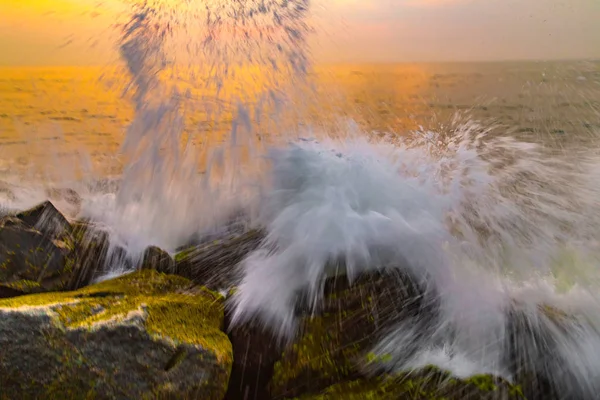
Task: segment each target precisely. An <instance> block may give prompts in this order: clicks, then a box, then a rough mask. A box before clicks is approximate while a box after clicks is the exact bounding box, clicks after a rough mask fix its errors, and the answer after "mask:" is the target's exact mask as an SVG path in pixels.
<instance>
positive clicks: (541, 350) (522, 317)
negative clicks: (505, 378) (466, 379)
mask: <svg viewBox="0 0 600 400" xmlns="http://www.w3.org/2000/svg"><path fill="white" fill-rule="evenodd" d="M507 321H508V323H507V335H506V349H507V351H506V355H505V356H506V360H505V363H506V365H507V367H508V369H509V371H510V372H511V374H512V375H513V376H514V377H515V381H516V382H518V383H519V384H520V385H521V387H522V388H523V393H524V395H525V396H526V397H527V399H529V400H559V399H578V400H579V399H590V398H596V395H597V389H598V384H597V381H596V380H593V381H591V382H589V383H587V382H586V383H584V382H582V380H581V376H583V375H582V373H581V372H580V371H579V370H577V369H578V368H582V369H584V368H585V366H583V365H581V366H580V365H576V366H573V365H572V364H571V362H572V361H570V360H569V359H568V356H565V354H564V349H566V348H571V349H572V350H571V351H573V352H576V353H579V352H580V353H581V354H583V353H585V352H586V351H589V350H588V348H587V347H586V343H585V341H584V340H582V338H584V337H585V336H584V335H581V332H585V331H588V332H590V331H591V329H593V328H592V327H590V326H587V327H585V326H584V325H585V324H586V321H585V318H584V319H583V320H580V319H578V318H577V316H575V315H567V314H566V313H564V312H563V311H561V310H558V309H556V308H553V307H550V306H548V305H529V306H526V305H525V304H519V303H517V302H514V303H513V304H512V305H511V307H510V309H509V310H508V311H507Z"/></svg>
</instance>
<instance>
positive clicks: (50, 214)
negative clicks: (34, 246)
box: [16, 201, 71, 239]
mask: <svg viewBox="0 0 600 400" xmlns="http://www.w3.org/2000/svg"><path fill="white" fill-rule="evenodd" d="M16 217H17V218H19V219H20V220H22V221H23V222H25V223H26V224H27V225H29V226H30V227H32V228H34V229H36V230H38V231H40V232H41V233H43V234H45V235H48V236H50V237H51V238H52V239H64V238H65V237H67V236H68V235H69V234H70V232H71V224H69V221H67V219H66V218H65V217H64V216H63V215H62V214H61V213H60V212H59V211H58V210H57V209H56V207H54V205H53V204H52V203H51V202H49V201H45V202H43V203H41V204H39V205H37V206H35V207H33V208H31V209H29V210H27V211H22V212H20V213H18V214H17V215H16Z"/></svg>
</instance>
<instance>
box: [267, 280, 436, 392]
mask: <svg viewBox="0 0 600 400" xmlns="http://www.w3.org/2000/svg"><path fill="white" fill-rule="evenodd" d="M436 307H437V306H436V303H435V302H432V301H425V298H424V292H423V290H422V289H421V288H420V287H419V285H416V284H415V283H414V281H413V280H412V279H410V278H409V277H408V276H406V275H403V274H400V273H399V272H398V271H389V272H382V273H372V274H368V275H363V276H362V277H361V278H360V279H358V280H357V281H355V282H354V283H353V284H352V285H348V280H347V279H346V278H341V279H340V278H337V280H336V279H334V278H332V279H329V280H328V281H327V282H326V285H325V298H324V301H323V306H322V308H321V309H320V311H319V313H318V314H317V315H316V316H314V317H311V316H306V317H304V318H303V321H302V323H301V327H300V331H299V334H298V336H297V338H296V339H295V340H294V341H293V343H292V344H291V345H290V346H288V347H287V348H286V349H285V352H284V354H283V356H282V357H281V359H280V360H279V361H278V362H277V363H276V364H275V366H274V374H273V379H272V381H271V384H270V386H271V394H272V395H273V397H274V398H280V397H297V396H300V395H302V394H307V393H319V392H320V391H322V390H325V389H326V388H327V387H329V386H331V385H334V384H336V383H339V382H344V381H348V380H355V379H360V378H361V377H364V376H365V374H364V373H363V369H364V366H365V365H366V364H368V355H369V352H370V351H371V349H372V347H373V346H374V345H375V344H376V343H377V342H378V341H379V339H381V337H382V336H381V335H382V334H385V333H386V332H387V331H388V330H389V329H390V328H391V327H393V326H394V325H395V324H396V323H397V322H399V321H403V320H407V319H411V320H412V321H414V323H415V324H420V323H422V322H421V321H422V320H426V321H431V320H432V319H435V318H436V311H437V308H436ZM430 326H431V325H427V324H423V328H422V329H421V332H422V335H425V336H426V335H427V329H431V328H430ZM413 346H414V349H410V348H407V349H406V356H407V357H409V356H410V355H411V351H413V350H416V348H417V346H418V340H415V343H414V344H413Z"/></svg>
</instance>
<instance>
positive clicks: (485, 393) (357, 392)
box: [300, 367, 524, 400]
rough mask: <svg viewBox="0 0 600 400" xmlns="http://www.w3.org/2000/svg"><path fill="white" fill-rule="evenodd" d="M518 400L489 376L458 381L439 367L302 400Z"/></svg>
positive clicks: (518, 396)
mask: <svg viewBox="0 0 600 400" xmlns="http://www.w3.org/2000/svg"><path fill="white" fill-rule="evenodd" d="M364 399H377V400H398V399H410V400H438V399H445V400H517V399H524V397H523V395H522V393H521V391H520V389H519V388H518V387H515V386H511V385H510V384H509V383H508V382H506V381H504V380H502V379H499V378H494V377H492V376H489V375H478V376H473V377H471V378H469V379H458V378H455V377H452V376H451V375H450V374H449V373H447V372H444V371H441V370H439V369H437V368H435V367H427V368H424V369H422V370H418V371H411V372H406V373H401V374H397V375H390V376H381V377H378V378H372V379H360V380H355V381H349V382H344V383H340V384H337V385H333V386H331V387H329V388H327V389H326V390H324V391H322V392H321V393H318V394H314V395H307V396H302V397H300V400H364Z"/></svg>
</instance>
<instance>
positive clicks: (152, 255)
mask: <svg viewBox="0 0 600 400" xmlns="http://www.w3.org/2000/svg"><path fill="white" fill-rule="evenodd" d="M140 269H153V270H155V271H158V272H163V273H166V274H169V273H173V272H175V260H173V258H172V257H171V256H170V255H169V253H167V252H166V251H164V250H162V249H160V248H158V247H155V246H150V247H148V248H147V249H146V251H144V255H143V256H142V263H141V267H140Z"/></svg>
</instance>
